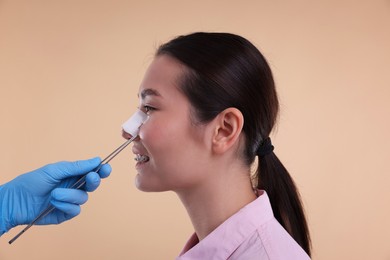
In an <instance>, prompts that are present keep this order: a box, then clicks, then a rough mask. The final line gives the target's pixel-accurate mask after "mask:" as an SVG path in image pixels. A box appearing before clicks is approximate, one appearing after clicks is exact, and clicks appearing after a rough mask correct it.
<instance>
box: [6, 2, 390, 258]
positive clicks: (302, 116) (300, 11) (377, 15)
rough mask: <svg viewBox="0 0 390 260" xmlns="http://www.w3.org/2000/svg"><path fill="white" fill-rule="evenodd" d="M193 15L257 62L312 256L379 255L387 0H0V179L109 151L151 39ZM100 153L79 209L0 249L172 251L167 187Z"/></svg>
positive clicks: (13, 252) (387, 197)
mask: <svg viewBox="0 0 390 260" xmlns="http://www.w3.org/2000/svg"><path fill="white" fill-rule="evenodd" d="M238 2H240V3H238ZM199 30H205V31H228V32H233V33H238V34H240V35H243V36H245V37H247V38H248V39H249V40H251V41H252V42H253V43H254V44H255V45H256V46H258V47H259V48H260V49H261V50H262V52H263V53H264V55H265V56H266V57H267V58H268V60H269V62H270V64H271V66H272V69H273V71H274V74H275V78H276V81H277V86H278V89H279V93H280V98H281V104H282V107H281V108H282V114H281V118H280V123H279V126H278V130H277V131H276V133H275V135H274V137H273V140H274V143H275V146H276V153H277V154H278V155H279V156H280V158H281V159H282V161H283V162H284V163H285V165H286V167H287V168H288V169H289V170H290V172H291V174H292V175H293V177H294V179H295V180H296V182H297V184H298V186H299V188H300V191H301V194H302V196H303V200H304V203H305V206H306V211H307V214H308V219H309V225H310V229H311V234H312V239H313V252H314V253H313V259H385V260H389V259H390V222H389V219H390V213H389V202H390V190H389V184H390V177H389V173H390V166H389V159H390V156H389V154H390V148H389V147H390V141H389V137H388V134H389V132H390V124H389V112H390V102H389V98H390V73H389V69H390V1H389V0H366V1H359V0H350V1H343V0H341V1H340V0H337V1H336V0H333V1H310V0H298V1H280V0H276V1H260V0H259V1H230V2H229V1H226V0H218V1H213V0H208V1H205V0H198V1H189V0H184V1H183V0H166V1H151V0H147V1H108V0H106V1H103V0H100V1H92V0H90V1H85V0H81V1H78V0H70V1H59V0H54V1H53V0H47V1H44V0H41V1H38V0H37V1H33V0H20V1H18V0H14V1H11V0H9V1H7V0H0V90H1V94H0V118H1V130H0V133H1V134H0V145H1V149H0V158H1V160H0V168H1V174H0V183H4V182H6V181H8V180H11V179H12V178H14V177H16V176H17V175H18V174H21V173H23V172H26V171H30V170H32V169H35V168H38V167H40V166H42V165H44V164H47V163H50V162H55V161H59V160H77V159H84V158H89V157H92V156H95V155H99V156H102V157H104V156H105V155H107V154H108V153H109V152H111V150H113V149H114V148H116V146H118V145H119V144H121V142H122V139H121V137H120V125H121V123H122V122H123V121H124V120H125V119H127V117H128V116H129V115H131V114H132V112H133V111H134V110H135V109H136V107H137V97H136V93H137V89H138V85H139V83H140V81H141V79H142V77H143V73H144V71H145V69H146V67H147V65H148V64H149V63H150V61H151V59H152V56H153V52H154V49H155V47H156V46H157V45H159V44H160V43H162V42H165V41H167V40H169V39H171V38H172V37H173V36H176V35H178V34H186V33H189V32H193V31H199ZM112 167H113V172H112V175H111V177H110V178H109V179H106V180H105V181H104V182H103V183H102V185H101V188H100V189H99V190H98V191H96V192H94V193H92V194H91V195H90V200H89V202H88V204H86V205H85V206H84V207H83V209H82V214H81V215H80V216H79V217H77V218H76V219H73V220H71V221H69V222H67V223H64V224H62V225H59V226H46V227H33V228H32V229H31V230H30V231H28V233H26V234H25V235H24V236H23V237H21V238H20V240H18V241H17V242H15V244H13V245H12V246H10V245H8V243H7V242H8V240H9V239H11V238H12V236H13V235H15V234H16V233H17V232H18V231H19V230H20V229H21V227H19V228H16V229H14V230H13V231H11V232H9V233H8V234H5V235H4V236H2V237H1V238H0V259H2V260H10V259H30V260H35V259H40V260H46V259H58V260H62V259H64V260H65V259H66V260H68V259H173V258H174V257H175V256H176V255H177V254H178V253H179V251H180V249H181V247H182V246H183V244H184V243H185V241H186V240H187V238H188V237H189V235H190V234H191V232H192V227H191V224H190V222H189V220H188V219H187V216H186V212H185V211H184V208H183V207H182V206H181V204H180V202H179V200H178V199H177V198H176V196H175V194H173V193H159V194H158V193H142V192H140V191H138V190H137V189H136V188H135V187H134V185H133V179H134V175H135V171H134V169H133V168H134V162H133V156H132V154H131V151H130V149H127V150H125V151H124V152H123V153H122V154H121V155H120V156H118V157H117V158H116V159H115V161H113V162H112Z"/></svg>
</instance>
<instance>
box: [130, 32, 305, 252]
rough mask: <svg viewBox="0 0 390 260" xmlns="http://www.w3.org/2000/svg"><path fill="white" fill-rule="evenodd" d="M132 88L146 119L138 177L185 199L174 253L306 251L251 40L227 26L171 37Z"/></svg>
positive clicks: (145, 185) (262, 65)
mask: <svg viewBox="0 0 390 260" xmlns="http://www.w3.org/2000/svg"><path fill="white" fill-rule="evenodd" d="M139 97H140V107H141V109H142V110H143V111H144V112H146V113H147V114H148V115H149V119H148V120H147V121H146V122H145V124H144V125H143V126H142V127H141V129H140V134H139V137H138V138H137V139H136V140H135V142H134V146H133V153H134V154H135V155H136V160H137V161H138V162H137V165H136V169H137V172H138V174H137V176H136V186H137V188H138V189H140V190H142V191H168V190H171V191H174V192H175V193H176V194H177V195H178V196H179V198H180V200H181V201H182V203H183V204H184V206H185V208H186V210H187V212H188V215H189V217H190V219H191V221H192V224H193V226H194V229H195V233H194V235H193V236H192V237H191V238H190V239H189V241H188V242H187V244H186V245H185V247H184V249H183V251H182V252H181V254H180V256H179V257H178V259H309V255H310V237H309V232H308V228H307V224H306V220H305V215H304V212H303V209H302V205H301V202H300V199H299V195H298V192H297V189H296V187H295V185H294V182H293V180H292V179H291V177H290V175H289V174H288V172H287V170H286V169H285V168H284V166H283V165H282V164H281V162H280V161H279V160H278V158H277V156H276V155H275V154H274V152H273V146H272V144H271V140H270V138H269V135H270V133H271V131H272V128H273V126H274V124H275V122H276V119H277V115H278V109H279V105H278V99H277V94H276V90H275V85H274V81H273V77H272V73H271V70H270V68H269V66H268V64H267V62H266V60H265V59H264V57H263V56H262V54H261V53H260V52H259V51H258V50H257V49H256V47H254V46H253V45H252V44H251V43H250V42H249V41H248V40H246V39H244V38H242V37H240V36H237V35H233V34H227V33H194V34H190V35H186V36H180V37H178V38H175V39H173V40H172V41H170V42H168V43H166V44H164V45H162V46H160V48H159V49H158V50H157V53H156V56H155V59H154V60H153V62H152V64H151V65H150V67H149V68H148V70H147V72H146V74H145V77H144V79H143V81H142V83H141V86H140V90H139ZM123 135H124V137H125V138H129V135H127V134H126V133H124V134H123ZM256 156H257V157H258V167H257V171H256V174H255V178H254V179H253V178H251V170H250V169H251V165H252V164H253V163H254V162H255V158H256Z"/></svg>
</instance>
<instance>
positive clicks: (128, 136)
mask: <svg viewBox="0 0 390 260" xmlns="http://www.w3.org/2000/svg"><path fill="white" fill-rule="evenodd" d="M122 137H123V138H125V139H127V140H129V139H130V138H131V137H132V136H131V134H129V133H126V132H125V131H124V130H123V129H122Z"/></svg>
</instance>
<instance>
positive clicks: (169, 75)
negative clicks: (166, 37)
mask: <svg viewBox="0 0 390 260" xmlns="http://www.w3.org/2000/svg"><path fill="white" fill-rule="evenodd" d="M183 72H184V66H183V65H182V64H180V63H179V62H178V61H176V60H175V59H174V58H171V57H169V56H167V55H161V56H157V57H156V58H155V59H154V60H153V62H152V63H151V64H150V66H149V67H148V69H147V71H146V73H145V76H144V78H143V80H142V83H141V86H140V89H139V95H140V97H141V98H145V97H146V96H149V95H152V96H164V93H165V92H167V91H168V92H170V91H173V90H176V91H178V89H177V87H179V86H178V84H179V82H180V81H179V80H180V78H181V76H182V75H183Z"/></svg>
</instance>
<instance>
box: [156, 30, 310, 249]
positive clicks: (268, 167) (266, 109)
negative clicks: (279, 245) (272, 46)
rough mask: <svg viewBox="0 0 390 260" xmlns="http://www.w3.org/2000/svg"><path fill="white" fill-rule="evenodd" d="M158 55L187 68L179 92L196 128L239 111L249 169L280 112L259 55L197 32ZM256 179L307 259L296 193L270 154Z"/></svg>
mask: <svg viewBox="0 0 390 260" xmlns="http://www.w3.org/2000/svg"><path fill="white" fill-rule="evenodd" d="M156 55H157V56H158V55H169V56H170V57H173V58H175V59H177V60H178V61H179V62H181V63H182V64H184V65H185V66H186V68H188V71H187V72H186V75H185V77H184V80H183V82H182V84H181V86H180V88H181V91H182V92H183V93H184V94H185V96H186V97H187V98H188V99H189V101H190V103H191V106H192V107H193V109H194V111H195V118H196V119H197V120H198V121H199V122H203V123H206V122H209V121H211V120H212V119H214V118H215V117H216V116H217V115H218V114H219V113H220V112H222V111H223V110H225V109H226V108H229V107H235V108H237V109H239V110H240V111H241V113H242V114H243V117H244V126H243V133H244V135H245V143H246V149H245V154H244V158H245V161H246V163H247V165H248V166H249V165H251V164H252V163H253V162H254V160H255V158H256V155H257V150H258V148H259V146H260V145H261V144H262V141H263V140H265V139H266V138H267V137H269V135H270V133H271V131H272V128H273V127H274V125H275V123H276V120H277V117H278V112H279V102H278V97H277V93H276V89H275V83H274V80H273V76H272V72H271V69H270V67H269V65H268V63H267V61H266V60H265V58H264V57H263V55H262V54H261V53H260V51H259V50H258V49H257V48H256V47H255V46H254V45H253V44H252V43H250V42H249V41H248V40H246V39H245V38H243V37H241V36H238V35H234V34H229V33H202V32H200V33H193V34H190V35H185V36H179V37H177V38H175V39H173V40H171V41H170V42H168V43H166V44H163V45H161V46H160V48H159V49H158V50H157V53H156ZM256 177H257V188H259V189H264V190H266V191H267V194H268V196H269V198H270V201H271V205H272V209H273V212H274V215H275V218H276V219H277V220H278V221H279V222H280V224H281V225H282V226H283V227H284V228H285V229H286V230H287V231H288V232H289V233H290V235H291V236H292V237H293V238H294V239H295V240H296V241H297V243H298V244H299V245H300V246H301V247H302V248H303V249H304V250H305V251H306V253H307V254H308V255H310V235H309V230H308V227H307V223H306V219H305V215H304V211H303V208H302V203H301V201H300V196H299V193H298V191H297V189H296V187H295V184H294V181H293V180H292V178H291V177H290V175H289V173H288V172H287V170H286V168H285V167H284V166H283V164H282V163H281V162H280V161H279V159H278V157H277V156H276V155H275V154H274V153H273V152H271V153H270V154H268V155H266V156H264V157H262V158H259V165H258V168H257V172H256Z"/></svg>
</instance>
